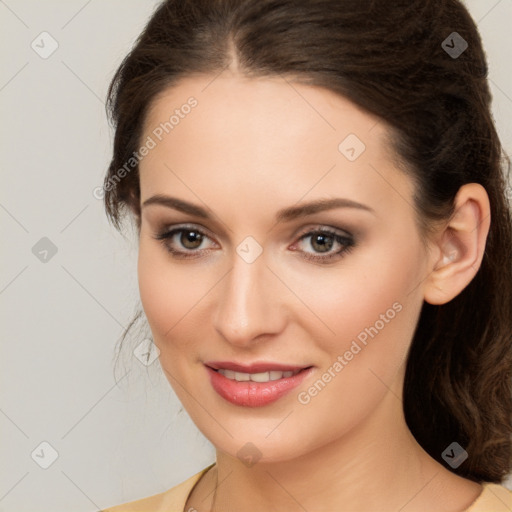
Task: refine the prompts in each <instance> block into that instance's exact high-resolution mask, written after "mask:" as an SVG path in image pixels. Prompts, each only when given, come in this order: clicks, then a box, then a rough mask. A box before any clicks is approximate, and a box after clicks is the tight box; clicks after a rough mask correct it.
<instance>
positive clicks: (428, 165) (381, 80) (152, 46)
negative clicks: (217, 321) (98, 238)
mask: <svg viewBox="0 0 512 512" xmlns="http://www.w3.org/2000/svg"><path fill="white" fill-rule="evenodd" d="M453 32H457V34H458V36H455V37H461V38H462V39H463V40H464V41H465V42H467V45H468V46H467V49H466V50H465V51H464V52H463V53H462V54H460V55H457V56H455V55H453V54H452V55H450V54H449V52H448V51H446V46H445V47H443V41H445V40H446V39H447V38H448V37H449V36H450V35H452V34H453ZM448 41H449V47H453V46H454V45H455V42H454V41H455V40H454V39H453V36H452V39H451V40H450V39H448ZM457 41H458V42H460V41H462V40H461V39H457ZM233 62H236V67H237V70H238V71H239V72H240V73H241V74H243V75H245V76H248V77H265V76H272V75H274V76H276V75H283V76H287V77H293V78H294V79H295V80H296V81H300V82H302V83H305V84H310V85H314V86H319V87H325V88H327V89H329V90H331V91H334V92H335V93H338V94H340V95H343V96H344V97H346V98H348V99H349V100H351V101H352V102H354V103H355V104H357V105H359V106H360V107H362V108H363V109H365V110H366V111H367V112H369V113H371V114H374V115H376V116H378V117H379V118H381V119H383V120H384V121H385V122H386V123H387V125H389V126H391V127H392V131H393V133H394V142H393V145H394V149H395V151H396V154H397V156H398V157H399V159H400V161H401V162H402V167H404V168H405V170H406V172H408V174H409V175H410V176H411V178H412V179H413V180H414V182H415V184H416V191H417V193H416V195H415V198H414V200H415V207H416V209H417V213H418V220H419V225H420V226H422V227H423V228H424V230H423V231H424V234H425V233H427V232H428V229H429V226H432V225H433V223H434V221H436V220H443V219H447V218H449V217H450V215H452V214H453V200H454V197H455V195H456V193H457V191H458V189H459V188H460V187H461V186H462V185H464V184H466V183H471V182H475V183H480V184H481V185H482V186H483V187H484V188H485V189H486V191H487V193H488V195H489V199H490V205H491V227H490V232H489V236H488V239H487V245H486V249H485V254H484V257H483V261H482V264H481V267H480V269H479V270H478V272H477V274H476V276H475V278H474V279H473V280H472V281H471V283H470V284H469V285H468V286H467V287H466V288H465V289H464V290H463V291H462V292H461V293H460V294H459V295H458V296H457V297H456V298H454V299H453V300H451V301H450V302H448V303H447V304H444V305H440V306H434V305H431V304H428V303H424V305H423V309H422V311H421V316H420V319H419V322H418V326H417V329H416V332H415V335H414V338H413V341H412V345H411V347H410V351H409V354H408V359H407V367H406V376H405V383H404V399H403V407H404V412H405V417H406V421H407V424H408V426H409V428H410V430H411V432H412V433H413V435H414V436H415V438H416V439H417V441H418V442H419V444H420V445H421V446H422V447H423V448H424V449H425V450H426V451H427V452H428V453H429V454H430V455H431V456H432V457H433V458H434V459H436V460H438V461H439V462H441V463H443V459H442V456H441V455H442V452H443V451H444V450H445V449H446V448H447V447H448V446H449V445H450V444H451V443H452V442H454V441H456V442H458V443H459V444H460V445H461V446H462V447H464V448H465V450H466V451H467V452H468V455H469V457H468V459H467V460H466V461H465V462H464V463H463V464H461V465H460V466H459V467H458V468H456V469H452V468H449V469H451V470H452V471H453V472H455V473H457V474H459V475H461V476H464V477H466V478H469V479H472V480H475V481H491V482H500V481H501V480H502V479H503V477H504V476H505V475H506V474H507V473H508V472H509V471H510V468H511V458H512V443H511V431H512V426H511V419H512V390H511V382H512V379H511V369H512V354H511V341H512V262H511V255H512V222H511V213H510V209H509V204H508V202H507V198H506V194H505V186H506V181H505V176H504V173H503V167H505V166H504V165H502V163H503V162H504V161H505V159H503V161H502V149H501V145H500V141H499V138H498V135H497V133H496V130H495V127H494V124H493V120H492V116H491V113H490V102H491V96H490V92H489V87H488V83H487V80H486V76H487V64H486V58H485V55H484V52H483V49H482V45H481V41H480V37H479V34H478V31H477V28H476V26H475V24H474V22H473V20H472V19H471V17H470V15H469V14H468V12H467V11H466V9H465V8H464V7H463V5H462V4H461V3H460V2H459V1H456V0H399V1H395V2H387V1H385V0H167V1H165V2H163V3H162V4H161V5H160V6H159V7H158V8H157V9H156V11H155V13H154V15H153V16H152V17H151V19H150V20H149V22H148V24H147V26H146V28H145V29H144V31H143V32H142V34H141V35H140V37H139V38H138V40H137V42H136V44H135V45H134V47H133V49H132V50H131V51H130V53H129V54H128V55H127V56H126V58H125V59H124V60H123V62H122V64H121V66H120V67H119V69H118V70H117V72H116V73H115V76H114V77H113V80H112V83H111V85H110V89H109V93H108V103H107V108H108V113H109V115H110V117H111V120H112V122H113V124H114V127H115V139H114V151H113V157H112V161H111V163H110V166H109V169H108V174H107V176H106V177H105V183H104V190H105V196H104V202H105V208H106V212H107V215H108V217H109V219H110V221H111V222H112V223H113V225H114V226H115V227H116V228H117V229H119V228H120V220H121V217H122V216H123V214H124V213H125V212H124V210H125V209H126V208H127V209H128V210H129V211H130V212H131V213H133V214H134V215H135V218H136V220H137V226H138V228H139V229H140V188H139V177H138V168H137V166H136V165H135V166H134V168H133V170H132V171H131V172H129V173H128V174H126V175H125V176H124V177H123V178H122V179H119V177H118V175H117V176H116V171H118V169H120V168H121V167H122V166H123V165H124V164H125V163H126V162H127V161H129V159H130V158H131V157H132V155H133V153H134V152H135V151H137V149H138V147H139V143H140V138H141V130H142V127H143V123H144V119H145V116H146V114H147V112H148V108H149V107H150V106H151V103H152V101H153V100H154V99H155V97H156V95H157V94H159V93H161V92H162V91H164V90H165V89H167V88H169V87H172V86H173V85H174V84H176V82H177V81H178V80H179V79H180V78H182V77H185V76H187V75H191V74H192V73H211V74H218V73H219V72H221V71H222V70H223V69H224V68H226V67H227V66H229V65H230V64H232V63H233ZM114 181H115V183H114ZM113 184H114V186H113ZM139 316H140V315H139ZM132 325H133V321H132V324H130V326H129V328H128V329H127V331H126V332H125V335H126V333H127V332H128V330H129V329H130V328H131V327H132ZM123 339H124V336H123Z"/></svg>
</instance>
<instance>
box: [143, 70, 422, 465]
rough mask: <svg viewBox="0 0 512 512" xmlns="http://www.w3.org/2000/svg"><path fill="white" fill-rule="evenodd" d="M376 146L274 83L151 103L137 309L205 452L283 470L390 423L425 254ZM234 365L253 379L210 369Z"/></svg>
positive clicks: (315, 102) (328, 107) (316, 91)
mask: <svg viewBox="0 0 512 512" xmlns="http://www.w3.org/2000/svg"><path fill="white" fill-rule="evenodd" d="M191 97H193V99H190V98H191ZM187 105H188V106H187ZM173 115H174V118H172V119H171V120H170V117H171V116H173ZM166 123H167V124H166ZM386 134H387V130H386V128H385V127H384V126H383V124H382V123H378V122H377V120H376V118H374V117H372V116H370V115H368V114H366V113H364V112H363V111H361V110H359V109H358V108H356V107H355V106H354V105H353V104H352V103H350V102H349V101H347V100H345V99H344V98H341V97H339V96H337V95H335V94H334V93H331V92H329V91H327V90H324V89H320V88H314V87H309V86H305V85H299V84H296V83H292V82H288V81H285V80H284V79H280V78H272V79H257V80H255V79H244V78H241V77H239V76H236V75H228V74H227V73H223V75H221V76H218V77H217V78H214V77H213V76H209V77H206V76H198V77H194V78H187V79H185V80H183V81H182V82H180V84H179V85H177V86H175V87H174V88H172V89H170V90H168V91H166V93H165V94H163V95H161V96H160V97H158V98H157V99H156V100H155V101H154V102H153V104H152V108H151V110H150V111H149V113H148V116H147V118H146V122H145V125H144V134H143V136H142V139H141V141H142V143H144V144H146V146H147V148H149V149H148V150H147V151H145V153H147V154H146V156H144V157H143V159H142V161H141V163H140V186H141V205H142V216H141V229H140V248H139V261H138V277H139V286H140V293H141V299H142V304H143V307H144V311H145V313H146V316H147V318H148V321H149V324H150V327H151V330H152V333H153V336H154V341H155V344H156V345H157V347H158V348H159V350H160V362H161V365H162V367H163V370H164V372H165V375H166V377H167V378H168V380H169V382H170V384H171V385H172V387H173V388H174V390H175V392H176V394H177V395H178V397H179V398H180V400H181V402H182V403H183V405H184V407H185V408H186V409H187V411H188V413H189V414H190V416H191V418H192V419H193V421H194V422H195V423H196V425H197V426H198V428H199V429H200V430H201V431H202V432H203V433H204V435H205V436H206V437H207V438H208V439H210V441H211V442H212V443H213V444H214V445H215V446H216V447H217V449H219V450H221V451H223V452H226V453H228V454H230V455H232V456H234V457H235V456H239V457H243V456H244V454H245V455H247V453H246V452H250V453H249V455H253V458H254V457H257V458H260V457H261V460H262V461H269V462H270V461H278V460H287V459H288V460H289V459H292V458H294V457H297V456H299V455H301V454H305V453H308V452H311V451H312V450H315V449H318V448H320V447H322V446H325V445H327V444H328V443H331V442H333V441H336V440H341V439H342V438H343V436H348V435H349V434H350V433H351V432H356V431H357V430H360V429H361V431H362V429H363V426H364V427H365V428H366V431H368V429H370V430H371V429H372V428H374V429H377V428H378V424H377V423H376V422H375V421H372V419H375V418H376V415H377V413H378V414H379V415H381V416H380V417H381V418H382V417H384V416H382V415H383V414H386V411H388V413H389V411H391V410H393V413H390V414H391V415H393V414H398V411H400V410H401V402H400V397H401V384H402V379H403V371H404V367H405V359H406V355H407V350H408V347H409V345H410V342H411V339H412V336H413V333H414V329H415V327H416V323H417V320H418V316H419V313H420V310H421V306H422V304H423V298H424V297H423V290H422V280H423V279H424V278H425V277H426V275H427V269H428V254H427V251H426V250H425V248H424V246H423V245H422V243H421V240H420V236H419V232H418V228H417V225H416V223H415V217H414V210H413V206H412V205H413V199H412V197H413V186H412V181H411V180H410V178H408V177H407V176H405V175H404V174H403V173H402V172H400V171H399V170H398V169H397V168H396V166H395V164H394V163H393V159H392V157H391V156H390V154H389V152H388V149H389V143H387V142H386V140H385V135H386ZM155 196H158V197H160V199H162V197H168V198H173V199H168V200H167V201H163V200H162V201H157V200H155ZM152 198H153V200H152ZM332 200H338V201H339V203H338V204H337V205H333V204H331V205H330V206H329V207H328V208H326V209H323V208H318V207H307V205H309V204H310V203H311V204H316V203H318V202H319V201H324V202H326V201H332ZM178 201H179V203H178ZM355 203H357V205H356V204H355ZM326 204H327V203H326ZM172 205H177V206H175V207H171V206H172ZM179 205H182V206H183V205H186V208H182V207H181V208H180V207H179ZM358 205H359V206H358ZM303 207H304V208H303ZM178 229H181V230H182V231H175V232H174V233H170V234H169V236H168V238H167V239H163V240H159V239H157V238H156V237H158V236H159V235H163V234H166V233H169V232H171V231H173V230H178ZM215 362H217V363H218V362H221V363H222V364H220V365H219V364H215ZM231 363H232V364H238V365H246V366H250V365H253V364H256V363H258V364H260V366H259V367H256V366H253V367H252V368H248V369H246V370H247V371H246V372H238V373H239V375H235V374H234V372H235V370H236V368H234V367H232V368H234V369H232V371H231V373H230V372H224V373H225V375H222V373H221V372H215V371H214V370H212V369H210V368H208V366H207V365H211V366H221V367H224V366H226V367H227V366H230V364H231ZM279 365H281V370H286V367H291V368H292V369H291V370H290V369H288V370H287V371H293V369H296V370H299V369H302V368H309V369H308V370H303V371H301V372H300V373H298V374H297V376H292V377H289V373H286V374H283V373H280V372H279V368H278V366H279ZM283 367H284V368H283ZM272 368H273V370H272ZM239 370H240V368H239ZM265 370H269V371H270V370H272V373H268V374H267V372H266V371H265ZM247 373H249V374H253V375H247ZM254 374H263V375H254ZM233 377H236V378H238V379H240V381H237V380H233ZM269 378H270V379H276V380H271V381H270V382H256V381H266V380H268V379H269ZM246 379H249V380H246ZM391 395H393V396H392V398H390V397H391ZM389 417H391V416H389V415H388V418H389ZM247 443H252V445H249V444H247Z"/></svg>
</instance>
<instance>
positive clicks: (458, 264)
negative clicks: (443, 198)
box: [423, 183, 491, 305]
mask: <svg viewBox="0 0 512 512" xmlns="http://www.w3.org/2000/svg"><path fill="white" fill-rule="evenodd" d="M490 220H491V219H490V205H489V197H488V195H487V192H486V191H485V189H484V188H483V187H482V186H481V185H479V184H477V183H469V184H467V185H464V186H462V187H461V188H460V189H459V192H458V193H457V196H456V197H455V211H454V214H453V215H452V217H451V218H450V220H449V221H447V223H446V224H445V225H444V227H443V228H442V229H441V230H440V232H438V233H437V236H436V237H435V239H436V241H437V242H436V244H435V245H436V249H437V250H436V251H433V252H432V254H433V255H435V258H434V259H432V260H431V262H430V267H429V272H430V274H429V275H428V277H427V278H426V279H425V281H424V286H423V289H424V299H425V301H426V302H428V303H430V304H435V305H440V304H445V303H447V302H449V301H450V300H452V299H453V298H454V297H456V296H457V295H459V293H460V292H462V290H464V288H466V286H467V285H468V284H469V283H470V282H471V281H472V279H473V278H474V277H475V275H476V273H477V272H478V269H479V268H480V264H481V262H482V259H483V255H484V251H485V243H486V240H487V235H488V233H489V227H490Z"/></svg>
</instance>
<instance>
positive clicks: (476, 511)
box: [466, 482, 512, 512]
mask: <svg viewBox="0 0 512 512" xmlns="http://www.w3.org/2000/svg"><path fill="white" fill-rule="evenodd" d="M482 486H483V490H482V493H481V494H480V496H479V497H478V498H477V499H476V500H475V502H474V503H473V504H472V505H471V506H470V507H469V508H468V509H467V511H466V512H502V511H503V512H505V511H510V510H512V491H511V490H509V489H507V488H506V487H505V486H503V485H500V484H494V483H491V482H482Z"/></svg>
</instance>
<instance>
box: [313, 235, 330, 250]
mask: <svg viewBox="0 0 512 512" xmlns="http://www.w3.org/2000/svg"><path fill="white" fill-rule="evenodd" d="M326 240H327V242H326ZM332 242H333V240H332V237H331V236H330V235H321V234H319V235H316V236H315V237H313V244H312V245H313V248H314V249H315V250H318V251H319V252H328V251H329V250H330V249H331V248H332Z"/></svg>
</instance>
